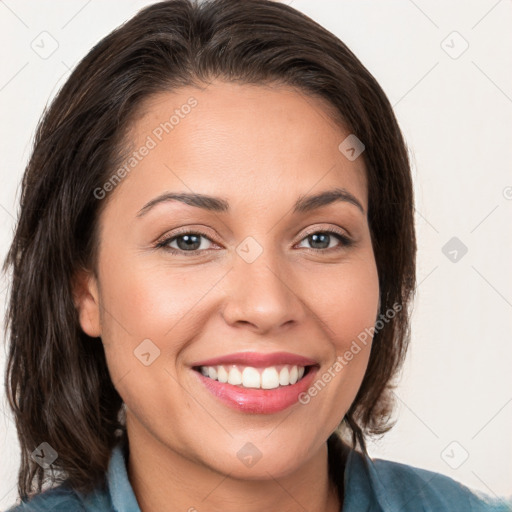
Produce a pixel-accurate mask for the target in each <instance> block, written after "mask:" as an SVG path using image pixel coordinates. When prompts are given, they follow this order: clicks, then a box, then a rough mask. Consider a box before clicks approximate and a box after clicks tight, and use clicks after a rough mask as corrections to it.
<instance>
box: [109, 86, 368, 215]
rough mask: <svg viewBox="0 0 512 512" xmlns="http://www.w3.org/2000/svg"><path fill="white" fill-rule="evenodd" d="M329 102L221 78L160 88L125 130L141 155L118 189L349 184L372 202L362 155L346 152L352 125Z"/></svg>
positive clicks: (263, 194) (260, 192)
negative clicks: (340, 118)
mask: <svg viewBox="0 0 512 512" xmlns="http://www.w3.org/2000/svg"><path fill="white" fill-rule="evenodd" d="M330 109H332V106H330V105H329V104H328V103H327V102H326V101H325V100H322V99H319V98H317V97H313V96H310V95H306V94H304V93H302V92H300V91H298V90H296V89H292V88H290V87H284V86H274V85H272V86H270V85H248V84H237V83H233V82H220V81H215V82H212V83H211V84H209V85H207V86H204V87H202V88H198V87H186V88H182V89H179V90H176V91H173V92H162V93H159V94H157V95H154V96H152V97H150V98H149V99H147V100H146V101H145V102H144V103H143V104H142V105H141V108H140V109H139V111H138V113H137V117H136V118H135V121H134V122H133V124H132V126H131V129H130V131H129V133H128V135H127V137H126V141H127V142H128V143H129V151H128V153H127V158H129V157H130V155H133V152H138V153H139V156H138V160H137V161H136V162H134V165H133V170H130V172H129V176H128V177H127V178H125V179H124V180H123V182H122V183H121V186H120V187H118V188H121V189H126V190H125V193H132V194H133V193H137V194H138V195H144V196H145V197H146V196H150V195H151V194H153V195H154V194H156V193H159V192H162V187H164V186H165V187H166V188H168V189H177V188H178V189H180V190H182V191H187V192H190V191H195V192H201V193H212V194H217V195H218V193H219V192H223V193H224V195H225V196H230V195H231V196H233V197H235V196H241V195H245V197H250V198H251V199H252V200H255V201H258V200H259V201H265V198H268V197H269V194H270V191H271V190H272V191H281V193H282V194H285V193H286V192H287V191H289V192H290V194H291V197H292V196H293V197H294V198H295V196H296V195H297V194H296V192H297V191H300V193H306V192H308V191H309V190H310V189H311V191H312V192H315V191H316V192H318V191H319V190H323V189H326V188H329V187H332V186H343V187H346V188H347V189H351V192H353V193H355V194H357V196H358V198H359V200H360V201H361V203H362V204H363V205H364V207H365V208H366V204H367V191H366V173H365V167H364V161H363V159H362V158H358V159H356V160H355V161H349V160H348V159H347V158H346V157H345V156H344V155H343V154H342V153H341V152H340V150H339V148H338V147H339V145H340V143H341V142H342V141H343V140H344V139H345V138H346V137H347V136H348V135H349V134H350V132H349V131H348V130H347V129H344V128H343V127H342V126H341V125H340V124H338V123H336V122H335V121H334V120H333V118H332V116H331V115H330ZM144 147H146V148H149V149H146V150H144V151H140V150H141V149H142V148H144ZM141 153H144V156H143V157H140V154H141ZM132 160H133V156H132ZM291 184H293V190H292V189H291V188H290V187H291ZM117 192H119V190H118V191H116V193H117ZM292 192H293V193H292Z"/></svg>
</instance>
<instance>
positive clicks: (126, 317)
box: [76, 81, 379, 512]
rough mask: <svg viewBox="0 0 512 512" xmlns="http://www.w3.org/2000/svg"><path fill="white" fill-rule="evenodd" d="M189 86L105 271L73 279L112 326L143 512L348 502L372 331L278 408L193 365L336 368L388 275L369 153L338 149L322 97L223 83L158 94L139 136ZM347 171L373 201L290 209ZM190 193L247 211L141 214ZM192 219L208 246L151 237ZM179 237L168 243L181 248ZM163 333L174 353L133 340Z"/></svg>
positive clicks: (90, 330) (106, 221)
mask: <svg viewBox="0 0 512 512" xmlns="http://www.w3.org/2000/svg"><path fill="white" fill-rule="evenodd" d="M190 96H194V98H196V99H197V101H198V104H197V106H196V107H195V108H193V109H192V110H191V112H190V114H188V115H187V116H184V118H183V119H180V122H179V124H178V125H176V126H175V128H174V130H173V131H172V132H170V133H169V134H164V136H163V138H162V141H161V142H159V143H158V144H157V146H156V147H155V148H154V149H152V150H151V151H150V152H149V154H148V155H147V156H145V157H144V158H143V159H142V160H141V161H140V162H139V163H138V164H137V166H136V167H135V168H134V169H133V170H132V171H131V172H130V173H129V174H128V175H127V176H126V177H125V178H124V179H123V180H122V182H121V183H120V184H119V185H118V186H117V187H116V188H115V190H114V191H113V192H112V193H111V195H110V196H109V198H108V203H107V204H106V207H105V210H104V211H103V213H102V215H101V217H100V229H101V234H100V246H99V266H98V269H97V270H98V279H96V278H95V277H94V275H93V274H92V273H85V274H81V275H79V276H78V277H77V279H76V296H77V297H78V300H77V307H78V309H79V317H80V323H81V326H82V329H83V330H84V331H85V332H86V333H87V334H89V335H90V336H94V337H97V336H101V339H102V343H103V345H104V348H105V354H106V358H107V364H108V367H109V371H110V375H111V378H112V381H113V383H114V385H115V386H116V389H117V390H118V392H119V394H120V395H121V397H122V398H123V400H124V402H125V404H126V407H127V430H128V439H129V445H130V457H129V462H128V472H129V478H130V481H131V484H132V487H133V489H134V492H135V495H136V497H137V500H138V502H139V505H140V507H141V510H142V511H143V512H153V511H162V510H166V511H178V510H180V511H184V510H189V509H191V510H193V509H192V507H194V508H195V509H197V510H198V511H201V510H208V511H223V512H230V511H239V510H241V509H243V510H246V511H248V512H252V511H254V512H256V511H261V510H279V511H290V512H291V511H299V510H300V511H302V510H304V509H306V510H309V511H318V512H320V511H329V512H332V511H339V510H340V507H341V503H340V501H339V500H338V497H337V495H336V493H335V492H334V489H333V487H332V485H331V484H330V483H329V478H328V473H327V469H328V467H327V445H326V441H327V438H328V437H329V435H330V434H331V433H332V432H333V431H334V430H335V429H336V427H337V426H338V425H339V423H340V422H341V420H342V418H343V416H344V415H345V413H346V411H347V410H348V409H349V407H350V404H351V403H352V402H353V400H354V398H355V396H356V393H357V390H358V388H359V386H360V384H361V381H362V379H363V376H364V373H365V370H366V367H367V363H368V358H369V353H370V343H368V345H367V346H366V347H362V350H361V351H360V352H359V353H358V354H357V355H355V356H354V358H353V359H352V360H351V361H350V363H349V364H348V365H346V366H345V367H344V368H343V370H342V371H340V372H338V373H337V374H336V377H335V378H333V379H332V380H331V381H330V382H329V383H328V385H326V386H325V388H324V389H322V391H321V392H319V393H318V395H317V396H316V397H314V398H313V399H312V400H311V401H310V403H309V404H307V405H302V404H300V403H296V404H294V405H293V406H292V407H289V408H287V409H285V410H284V411H281V412H278V413H275V414H250V413H244V412H241V411H238V410H234V409H231V408H229V407H227V406H226V405H224V404H223V403H222V402H220V401H219V400H218V399H217V398H216V397H214V396H213V395H211V394H210V393H209V392H208V391H207V390H206V389H205V387H204V385H203V384H202V383H201V382H200V380H199V379H198V378H197V376H196V375H195V374H194V370H192V369H191V364H192V363H193V362H195V361H200V360H204V359H208V358H211V357H215V356H219V355H224V354H228V353H233V352H243V351H256V352H264V353H269V352H277V351H287V352H292V353H295V354H299V355H303V356H306V357H309V358H312V359H314V360H316V361H318V363H319V365H320V370H319V373H318V376H321V375H322V374H324V373H325V372H327V369H328V368H329V367H331V366H332V365H333V363H334V362H335V360H336V357H337V356H341V355H343V354H344V353H345V351H346V350H348V349H349V347H350V345H351V343H352V341H353V340H355V339H356V337H357V335H358V334H359V333H360V332H362V331H363V330H364V329H365V328H368V327H371V326H373V325H374V323H375V319H376V316H377V312H378V303H379V285H378V275H377V268H376V262H375V258H374V253H373V249H372V244H371V238H370V231H369V226H368V222H367V216H366V212H367V206H368V204H367V201H368V198H367V184H366V175H365V167H364V162H363V159H362V158H357V159H356V160H354V161H349V160H348V159H347V158H346V157H345V156H344V155H343V154H342V153H341V152H340V151H339V150H338V145H339V144H340V143H341V142H342V141H343V140H344V139H345V137H346V136H347V135H348V134H349V133H350V132H349V131H347V130H343V129H342V128H341V127H340V126H338V125H337V124H335V123H334V122H333V121H332V120H331V119H330V117H329V116H328V114H327V106H326V105H325V104H324V103H323V102H322V101H321V100H319V99H316V98H312V97H310V96H305V95H304V94H302V93H299V92H297V91H295V90H293V89H291V88H284V87H277V86H274V87H269V86H261V85H257V86H256V85H239V84H234V83H226V82H220V81H214V82H213V83H211V84H210V85H209V86H208V87H206V88H205V89H198V88H186V89H181V90H179V91H177V92H173V93H165V94H159V95H158V96H155V97H152V98H151V99H150V100H149V101H147V102H146V104H145V105H144V109H143V111H142V114H141V115H140V116H139V117H138V118H137V120H136V122H135V123H134V125H133V128H132V130H131V133H130V134H129V140H130V141H131V142H133V147H134V148H139V147H140V146H141V145H143V144H144V142H145V141H146V139H147V136H148V135H151V133H152V130H154V129H155V127H157V126H158V125H159V124H160V123H161V122H163V121H165V120H168V119H169V117H170V116H171V115H172V113H173V111H174V110H175V109H176V108H180V106H181V105H183V104H185V103H186V102H187V99H188V98H189V97H190ZM336 187H338V188H340V187H342V188H345V189H346V190H348V191H349V192H350V193H352V194H353V195H354V196H355V197H356V198H357V199H358V200H359V201H360V203H361V204H362V206H363V208H364V213H362V212H361V211H360V210H359V209H358V208H357V207H356V206H354V205H352V204H350V203H348V202H336V203H333V204H330V205H328V206H324V207H322V208H320V209H318V210H314V211H312V212H309V213H306V214H292V212H291V209H292V206H293V204H294V202H295V200H296V199H297V198H298V197H299V196H301V195H304V194H314V193H318V192H321V191H324V190H330V189H332V188H336ZM191 191H193V192H199V193H203V194H210V195H214V196H220V197H222V198H225V199H226V200H227V201H229V203H230V208H231V210H232V211H231V212H230V213H213V212H208V211H205V210H202V209H199V208H197V207H194V206H189V205H185V204H183V203H181V202H176V201H173V202H167V203H161V204H159V205H157V206H155V207H154V208H153V209H151V210H149V211H148V212H147V213H146V214H145V215H144V216H142V217H140V218H137V217H136V216H137V213H138V212H139V210H140V209H141V208H142V207H143V206H144V205H145V204H146V203H147V202H148V201H150V200H151V199H153V198H155V197H157V196H158V195H160V194H162V193H163V192H191ZM106 200H107V199H105V201H106ZM183 226H187V227H190V232H194V229H196V230H197V229H200V230H201V231H203V232H204V233H205V234H206V236H207V238H201V246H200V248H199V249H195V254H196V255H194V256H188V255H187V254H183V255H173V254H170V253H169V252H166V251H165V249H162V248H160V249H154V245H155V243H156V242H157V241H158V240H159V239H161V238H162V237H163V236H164V235H166V234H171V233H173V232H174V231H175V230H176V229H177V228H180V227H183ZM308 228H314V232H316V233H318V232H320V233H321V232H322V229H326V228H335V229H336V228H338V230H340V232H341V233H343V234H345V235H347V236H349V237H350V238H351V239H352V240H353V241H354V243H353V245H352V246H350V247H345V246H344V245H343V243H342V242H341V241H339V240H338V239H337V238H336V237H334V236H331V237H330V239H329V240H328V242H327V243H326V244H325V246H327V245H328V246H329V247H334V248H335V249H325V248H320V249H317V250H316V251H315V249H314V247H315V245H312V243H311V240H308V236H307V235H305V230H306V229H308ZM316 228H318V229H316ZM248 236H250V237H253V238H254V239H255V240H257V242H258V243H259V244H260V246H261V247H262V249H263V252H262V253H261V254H260V256H259V257H257V258H256V260H255V261H254V262H252V263H247V262H246V261H245V260H244V259H242V258H241V257H240V256H239V255H238V253H237V252H236V248H237V246H238V245H239V244H240V243H241V242H242V241H243V240H244V239H245V238H246V237H248ZM179 240H181V241H182V240H183V239H179V238H178V239H174V241H172V242H169V244H168V245H170V246H171V247H172V248H174V249H177V250H179V249H180V248H183V246H184V244H183V243H181V244H180V245H178V241H179ZM325 246H321V247H325ZM316 247H318V246H316ZM182 250H183V249H182ZM148 338H149V339H150V340H151V341H152V342H153V343H154V344H155V345H156V346H158V348H159V350H160V355H159V357H157V358H156V359H155V360H154V361H153V362H152V363H151V364H150V365H149V366H145V365H143V364H142V363H141V362H140V360H139V359H138V358H137V357H135V356H134V350H135V349H136V348H137V346H138V345H139V344H140V343H141V342H142V340H144V339H148ZM247 442H251V443H252V444H254V445H255V446H256V447H257V448H258V450H259V451H260V452H261V454H262V457H261V459H260V460H259V461H258V462H257V463H256V464H255V465H253V466H252V467H247V466H246V465H244V464H243V463H241V461H240V460H239V458H238V457H237V452H238V451H239V450H240V449H241V448H242V447H243V446H244V445H245V444H246V443H247Z"/></svg>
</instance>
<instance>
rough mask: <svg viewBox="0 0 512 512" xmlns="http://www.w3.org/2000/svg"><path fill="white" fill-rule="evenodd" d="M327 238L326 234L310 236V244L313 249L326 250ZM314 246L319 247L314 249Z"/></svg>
mask: <svg viewBox="0 0 512 512" xmlns="http://www.w3.org/2000/svg"><path fill="white" fill-rule="evenodd" d="M329 236H330V235H328V234H326V233H321V234H314V235H310V236H309V239H310V243H311V245H312V246H313V248H314V249H326V248H327V247H329ZM315 244H320V245H321V247H316V246H315Z"/></svg>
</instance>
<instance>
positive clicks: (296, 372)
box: [193, 364, 313, 389]
mask: <svg viewBox="0 0 512 512" xmlns="http://www.w3.org/2000/svg"><path fill="white" fill-rule="evenodd" d="M312 367H313V365H310V366H300V365H292V364H279V365H274V366H266V367H261V368H256V367H254V366H246V365H240V364H220V365H214V366H194V367H193V370H195V371H197V372H199V373H201V374H202V375H203V376H204V377H207V378H209V379H212V380H216V381H218V382H220V383H226V384H231V385H233V386H238V387H240V388H249V389H276V388H282V387H286V386H292V385H294V384H296V383H297V382H299V381H300V380H302V379H303V378H304V377H305V376H306V375H307V374H308V373H309V372H310V370H311V368H312Z"/></svg>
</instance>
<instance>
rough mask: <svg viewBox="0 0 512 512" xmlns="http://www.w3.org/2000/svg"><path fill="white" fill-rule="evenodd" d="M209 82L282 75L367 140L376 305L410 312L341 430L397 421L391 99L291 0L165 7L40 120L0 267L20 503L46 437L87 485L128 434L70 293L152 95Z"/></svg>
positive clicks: (404, 249) (396, 132)
mask: <svg viewBox="0 0 512 512" xmlns="http://www.w3.org/2000/svg"><path fill="white" fill-rule="evenodd" d="M214 78H221V79H223V80H226V81H237V82H239V83H251V84H271V83H279V84H285V85H288V86H292V87H294V88H296V89H297V90H299V91H301V92H302V93H304V94H306V95H312V96H316V97H318V98H322V99H324V100H326V101H327V103H328V105H330V106H331V107H332V110H333V112H334V113H335V116H336V117H338V118H339V119H340V120H342V121H343V125H344V126H345V127H347V128H349V129H350V132H351V133H353V134H355V135H356V136H357V137H358V138H359V139H360V140H361V141H362V142H363V143H364V145H365V151H364V153H363V154H362V157H363V158H364V162H365V164H366V170H367V183H368V203H369V207H368V221H369V226H370V230H371V237H372V244H373V249H374V254H375V259H376V262H377V269H378V275H379V285H380V293H381V296H380V299H381V311H387V310H390V309H392V308H393V306H394V305H395V306H396V304H399V305H400V306H401V310H400V311H399V312H397V313H396V315H395V316H394V317H393V318H392V319H390V320H389V321H387V322H386V323H385V325H384V326H383V328H382V329H380V330H378V332H376V333H375V336H374V341H373V345H372V349H371V354H370V359H369V364H368V368H367V371H366V373H365V376H364V379H363V382H362V385H361V387H360V389H359V391H358V394H357V396H356V398H355V400H354V402H353V403H352V405H351V407H350V409H349V411H348V412H347V414H346V415H345V417H344V420H343V422H342V424H341V426H340V427H341V428H340V431H339V434H340V435H344V434H343V432H345V433H351V440H352V444H353V446H354V447H357V445H359V447H360V449H361V450H362V451H363V452H366V446H365V436H368V435H379V434H382V433H384V432H386V431H387V430H389V428H391V426H392V425H391V426H390V422H389V420H390V417H391V413H392V411H393V400H392V383H393V379H394V377H395V376H396V374H397V371H398V370H399V368H400V366H401V364H402V362H403V359H404V356H405V351H406V348H407V344H408V341H409V337H410V333H409V305H410V300H411V299H412V294H413V290H414V287H415V279H416V277H415V255H416V239H415V231H414V215H413V211H414V207H413V190H412V179H411V172H410V166H409V161H408V156H407V149H406V146H405V143H404V140H403V137H402V135H401V132H400V129H399V127H398V124H397V121H396V119H395V116H394V114H393V111H392V107H391V105H390V103H389V101H388V100H387V98H386V96H385V94H384V92H383V91H382V89H381V87H380V86H379V85H378V83H377V82H376V80H375V79H374V78H373V76H372V75H371V74H370V73H369V72H368V70H367V69H366V68H365V67H364V66H363V65H362V64H361V62H360V61H359V60H358V59H357V58H356V57H355V56H354V54H353V53H352V52H351V51H350V50H349V49H348V48H347V47H346V46H345V45H344V44H343V43H342V42H341V41H340V40H339V39H338V38H337V37H335V36H334V35H333V34H332V33H330V32H329V31H327V30H326V29H324V28H323V27H321V26H320V25H318V24H317V23H316V22H314V21H313V20H311V19H310V18H308V17H307V16H305V15H304V14H302V13H300V12H298V11H297V10H295V9H293V8H291V7H289V6H288V5H285V4H282V3H278V2H273V1H270V0H263V1H262V0H212V1H205V2H201V3H198V2H193V1H192V0H169V1H166V2H160V3H156V4H153V5H150V6H148V7H146V8H144V9H142V10H141V11H140V12H139V13H138V14H137V15H136V16H134V17H133V18H132V19H130V20H129V21H127V22H126V23H124V24H123V25H121V26H120V27H119V28H117V29H116V30H114V31H113V32H112V33H110V34H109V35H108V36H106V37H105V38H104V39H102V40H101V41H100V42H99V43H98V44H96V45H95V46H94V48H93V49H92V50H91V51H90V52H89V53H88V54H87V55H86V56H85V57H84V58H83V59H82V61H81V62H80V63H79V64H78V66H77V67H76V69H75V70H74V71H73V73H72V74H71V76H70V77H69V79H68V80H67V82H66V83H65V85H64V86H63V87H62V89H61V90H60V91H59V93H58V94H57V96H56V97H55V99H54V100H53V102H52V103H51V106H50V108H49V109H48V110H46V111H45V112H44V115H43V116H42V118H41V121H40V123H39V125H38V128H37V132H36V137H35V142H34V147H33V151H32V154H31V157H30V161H29V163H28V165H27V168H26V170H25V174H24V176H23V182H22V196H21V205H20V212H19V218H18V221H17V225H16V231H15V235H14V239H13V242H12V245H11V247H10V249H9V252H8V255H7V257H6V260H5V262H4V267H3V269H4V271H6V270H7V269H8V268H10V267H11V266H12V270H13V273H12V287H11V290H10V292H9V302H8V309H7V314H6V320H7V321H6V332H7V330H8V331H9V341H10V343H9V348H8V361H7V371H6V377H5V386H6V389H7V396H8V400H9V404H10V407H11V408H12V411H13V413H14V419H15V422H16V428H17V432H18V438H19V441H20V444H21V467H20V471H19V475H18V491H19V495H20V496H21V498H22V499H25V498H26V497H28V496H31V495H32V494H33V489H34V480H35V479H36V477H37V487H36V488H35V489H36V492H41V489H42V485H44V484H45V483H46V477H47V471H46V470H44V469H43V468H42V467H41V466H39V465H38V464H36V463H35V462H34V461H32V459H31V458H30V454H31V452H33V450H34V449H35V448H36V447H37V446H39V445H40V444H41V443H42V442H47V443H48V444H49V445H50V446H51V447H53V448H54V449H55V450H56V452H57V453H58V458H57V459H56V460H55V462H54V463H53V464H52V466H51V468H52V475H51V480H50V481H51V483H56V482H58V481H59V480H64V479H67V480H68V481H69V483H70V485H71V486H72V487H74V488H75V489H77V490H79V491H83V492H87V491H89V490H91V489H92V488H93V486H95V485H96V484H98V483H99V482H103V481H104V475H105V472H106V470H107V467H108V461H109V457H110V454H111V450H112V448H113V446H114V445H115V444H116V443H117V441H118V435H119V434H120V433H122V434H123V435H125V434H126V431H125V424H124V422H123V418H122V414H121V413H122V405H123V402H122V399H121V397H120V396H119V394H118V393H117V391H116V389H115V387H114V385H113V383H112V382H111V379H110V376H109V373H108V369H107V365H106V361H105V355H104V352H103V347H102V344H101V343H98V342H97V339H94V338H90V337H89V336H87V335H86V334H85V333H84V332H83V331H82V330H81V328H80V324H79V322H78V313H77V310H76V308H75V303H74V297H73V291H72V282H73V278H74V276H75V273H76V272H77V270H79V269H81V268H82V269H91V270H93V271H94V272H95V274H96V271H95V269H96V268H97V267H96V264H97V261H96V257H97V250H96V249H97V247H98V236H97V235H98V233H97V226H98V219H99V215H100V213H101V210H100V206H101V207H104V204H105V203H106V201H98V199H96V197H95V195H94V194H93V191H94V190H95V189H97V188H98V187H101V186H102V184H104V183H105V182H106V181H107V179H108V178H109V177H110V176H111V175H112V171H113V169H116V168H117V165H118V164H119V162H121V161H122V159H123V155H124V153H125V151H126V146H127V144H128V141H127V140H126V134H127V133H128V130H129V127H130V126H131V124H132V123H133V121H134V119H135V118H136V112H137V109H138V108H139V107H140V105H141V103H142V101H143V100H146V99H147V98H148V97H149V96H151V95H153V94H155V93H159V92H164V91H173V90H175V89H177V88H179V87H185V86H191V85H197V86H199V85H201V84H207V83H208V81H210V80H212V79H214ZM336 435H338V433H337V434H336ZM331 437H332V436H331ZM53 469H57V470H58V471H59V472H60V473H61V476H62V478H61V477H60V476H59V475H54V474H53Z"/></svg>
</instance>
